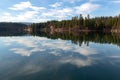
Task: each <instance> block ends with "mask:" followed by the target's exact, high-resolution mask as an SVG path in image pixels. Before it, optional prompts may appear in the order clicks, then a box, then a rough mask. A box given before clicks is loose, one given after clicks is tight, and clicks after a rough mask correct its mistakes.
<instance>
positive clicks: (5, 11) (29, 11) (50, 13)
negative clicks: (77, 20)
mask: <svg viewBox="0 0 120 80" xmlns="http://www.w3.org/2000/svg"><path fill="white" fill-rule="evenodd" d="M80 14H83V16H86V15H87V14H90V16H91V17H98V16H116V15H119V14H120V0H0V22H46V21H50V20H67V19H71V18H72V17H74V16H79V15H80Z"/></svg>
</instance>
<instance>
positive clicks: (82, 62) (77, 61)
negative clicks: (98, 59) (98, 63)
mask: <svg viewBox="0 0 120 80" xmlns="http://www.w3.org/2000/svg"><path fill="white" fill-rule="evenodd" d="M60 62H61V63H65V64H66V63H69V64H73V65H76V66H77V67H84V66H89V65H91V64H92V60H91V59H87V60H82V59H80V58H68V59H61V60H60Z"/></svg>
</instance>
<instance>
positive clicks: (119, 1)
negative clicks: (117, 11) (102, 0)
mask: <svg viewBox="0 0 120 80" xmlns="http://www.w3.org/2000/svg"><path fill="white" fill-rule="evenodd" d="M112 2H113V3H120V0H112Z"/></svg>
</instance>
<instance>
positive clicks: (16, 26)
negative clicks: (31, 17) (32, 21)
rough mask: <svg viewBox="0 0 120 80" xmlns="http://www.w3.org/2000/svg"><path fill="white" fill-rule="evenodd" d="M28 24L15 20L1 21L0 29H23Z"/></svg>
mask: <svg viewBox="0 0 120 80" xmlns="http://www.w3.org/2000/svg"><path fill="white" fill-rule="evenodd" d="M26 26H27V25H26V24H22V23H15V22H14V23H13V22H0V31H23V30H24V28H25V27H26Z"/></svg>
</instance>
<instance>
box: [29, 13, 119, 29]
mask: <svg viewBox="0 0 120 80" xmlns="http://www.w3.org/2000/svg"><path fill="white" fill-rule="evenodd" d="M51 27H52V28H53V29H58V28H59V29H62V30H100V31H101V30H102V31H111V30H120V15H118V16H114V17H112V16H109V17H105V16H101V17H94V18H90V15H87V16H86V17H83V15H82V14H80V15H79V16H75V17H72V19H71V20H62V21H57V20H52V21H47V22H43V23H33V24H31V25H30V27H29V28H31V29H32V31H37V30H41V29H48V30H49V29H51Z"/></svg>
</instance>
